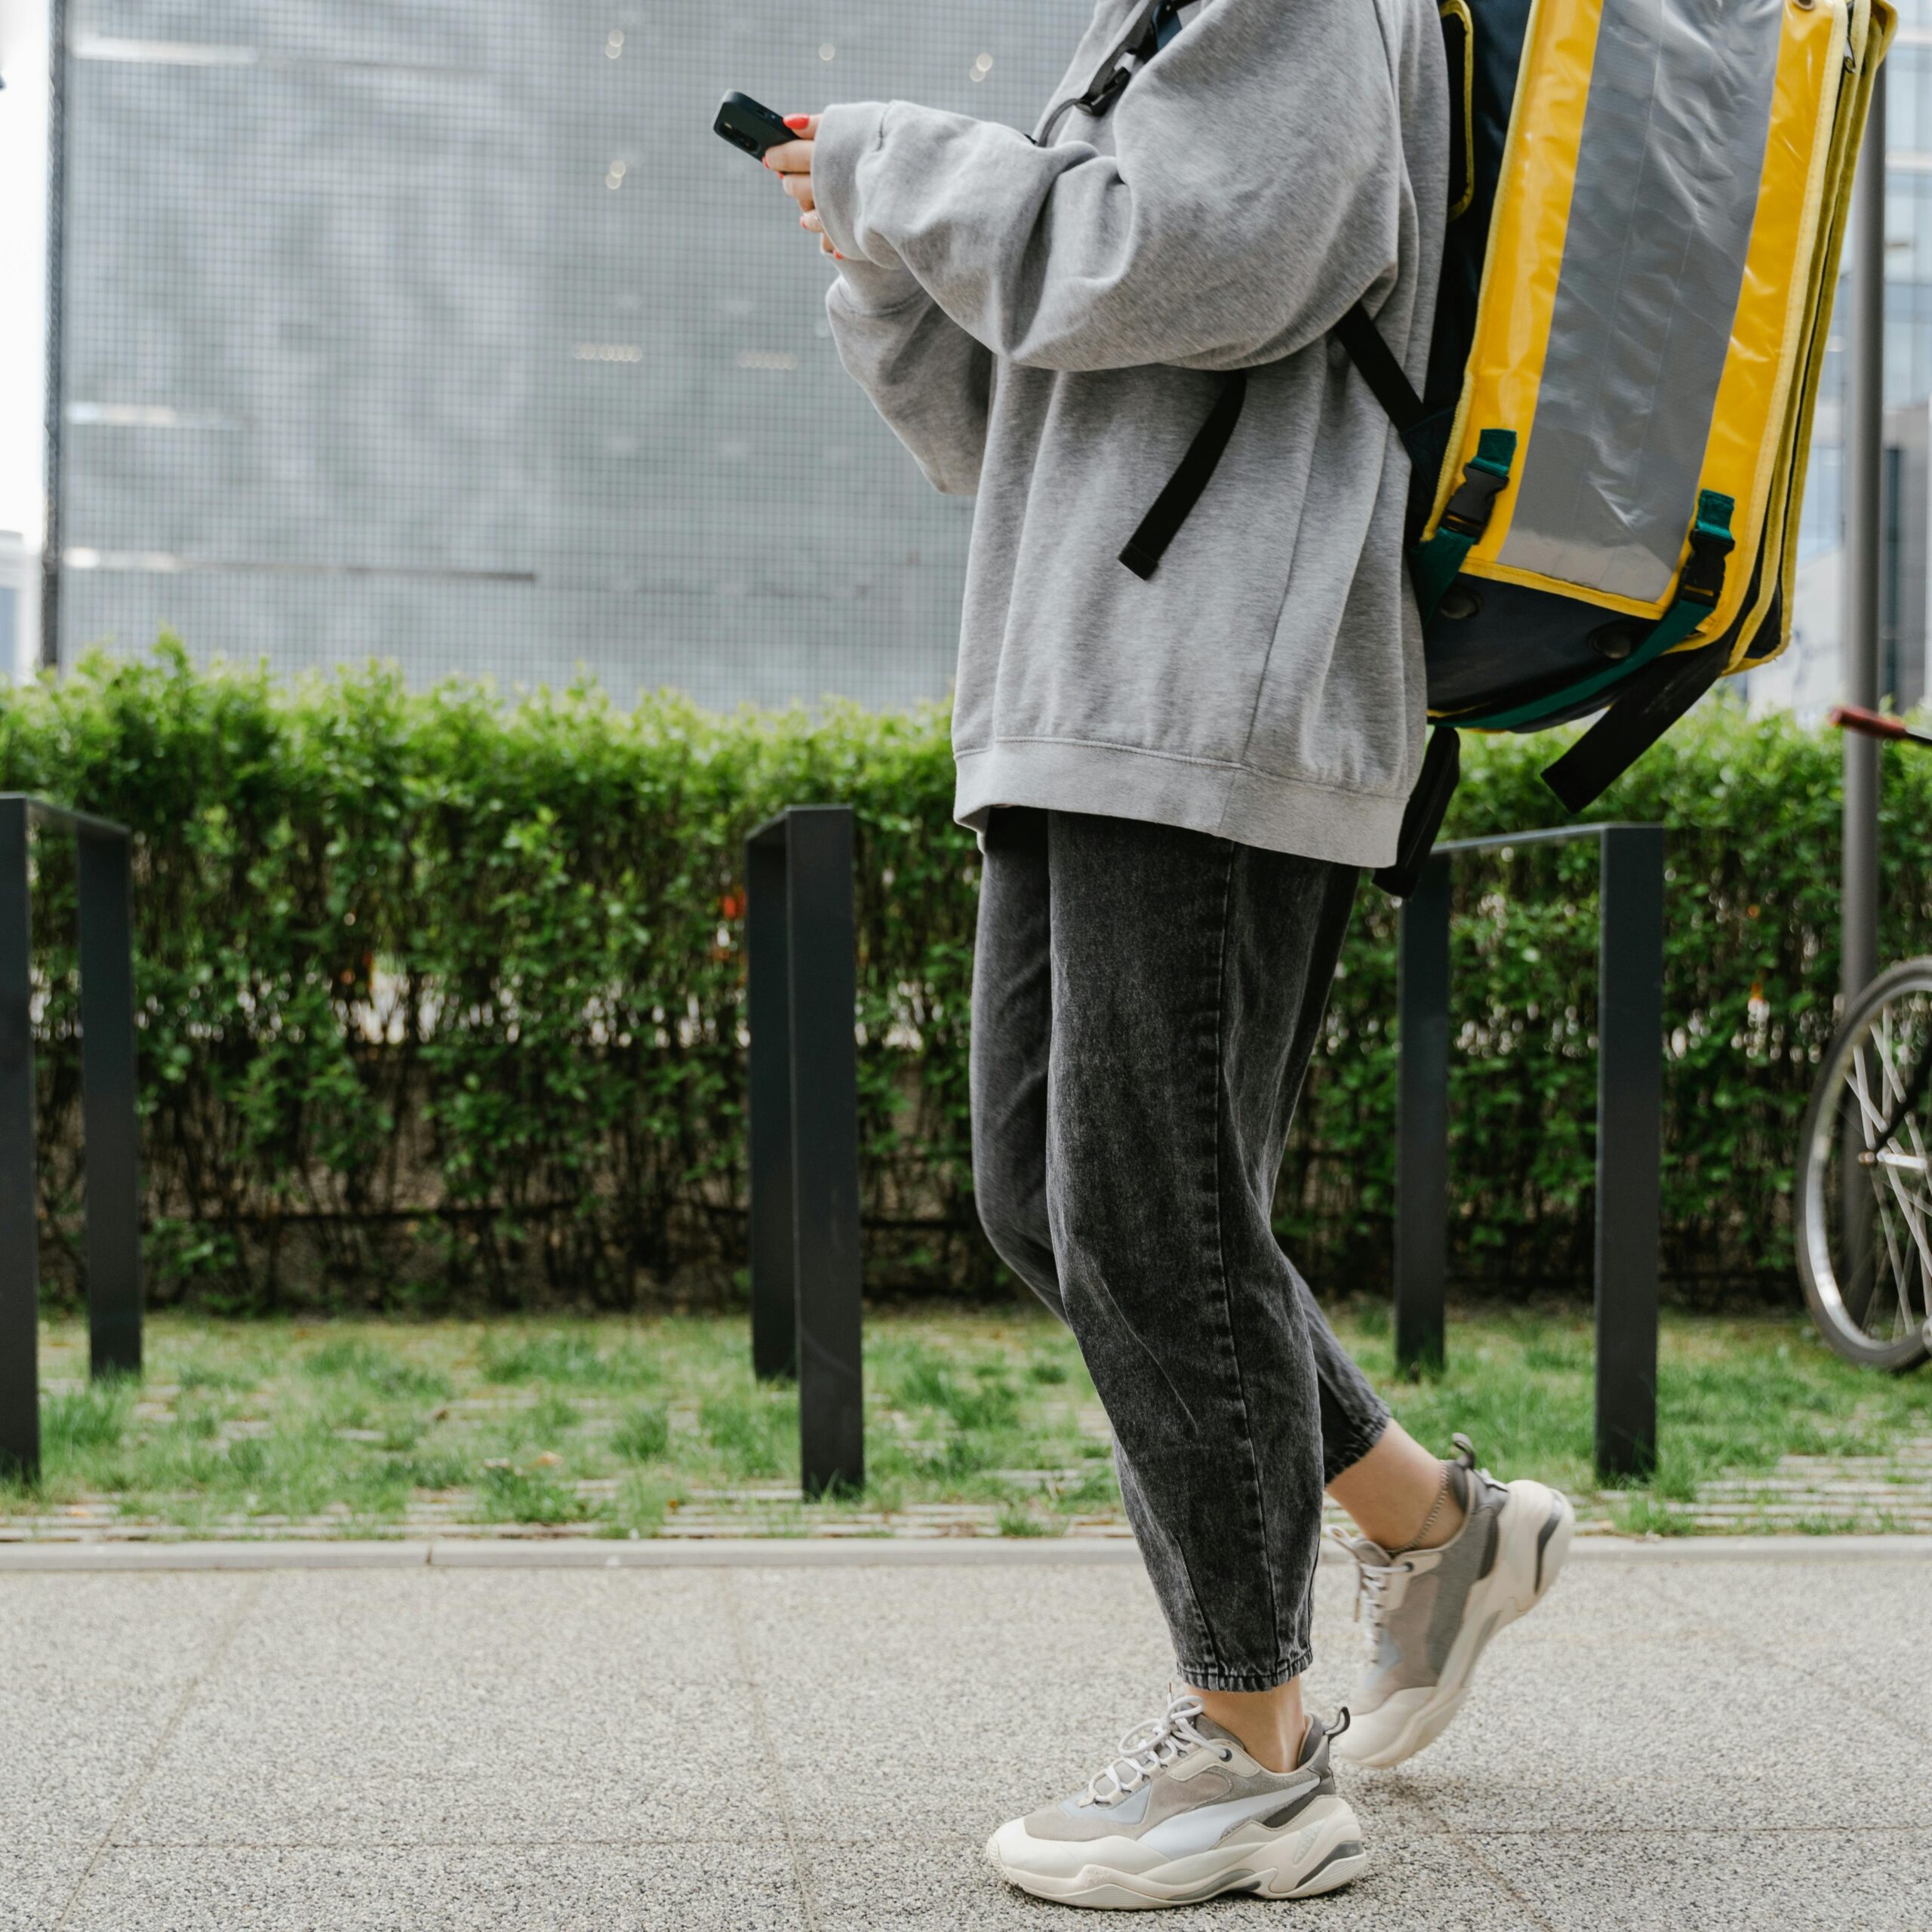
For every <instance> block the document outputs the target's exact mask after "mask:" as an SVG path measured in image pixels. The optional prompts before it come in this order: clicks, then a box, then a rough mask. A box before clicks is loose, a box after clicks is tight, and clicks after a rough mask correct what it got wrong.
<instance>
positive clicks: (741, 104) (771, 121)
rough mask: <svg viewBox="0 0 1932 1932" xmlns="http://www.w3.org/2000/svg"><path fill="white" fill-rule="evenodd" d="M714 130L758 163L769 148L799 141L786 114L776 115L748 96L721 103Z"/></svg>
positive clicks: (737, 96) (730, 95)
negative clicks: (786, 123) (790, 126)
mask: <svg viewBox="0 0 1932 1932" xmlns="http://www.w3.org/2000/svg"><path fill="white" fill-rule="evenodd" d="M711 131H712V133H713V134H719V135H721V136H722V137H724V139H725V140H728V141H729V142H730V143H731V145H732V146H734V148H742V149H744V151H745V152H746V154H748V155H751V156H752V158H753V159H754V160H757V161H762V160H763V159H764V155H765V151H766V149H768V148H775V147H777V146H780V144H781V143H783V142H786V141H795V140H797V139H798V135H797V134H795V132H794V131H792V129H791V128H788V127H786V125H785V117H784V115H782V114H774V113H773V112H772V111H771V109H770V108H768V107H767V106H765V104H764V102H762V101H761V100H752V97H751V96H750V95H749V94H736V93H733V94H727V95H726V96H725V97H724V100H722V101H721V102H720V103H718V118H717V119H716V120H715V121H714V122H712V124H711Z"/></svg>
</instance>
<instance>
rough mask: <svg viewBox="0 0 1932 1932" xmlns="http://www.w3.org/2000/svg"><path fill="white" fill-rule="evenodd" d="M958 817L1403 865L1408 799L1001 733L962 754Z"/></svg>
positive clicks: (1338, 861)
mask: <svg viewBox="0 0 1932 1932" xmlns="http://www.w3.org/2000/svg"><path fill="white" fill-rule="evenodd" d="M954 758H955V764H956V765H957V768H958V783H957V785H956V787H955V792H954V795H953V817H955V819H957V820H958V822H959V823H961V825H964V826H970V827H971V829H973V830H974V831H975V832H983V831H984V830H985V829H986V817H987V815H988V814H989V813H990V812H992V811H994V810H995V808H998V807H999V806H1001V805H1031V806H1034V807H1037V808H1041V809H1044V810H1047V811H1070V812H1091V813H1093V814H1095V815H1097V817H1103V818H1130V819H1138V820H1143V821H1144V822H1146V823H1152V824H1156V825H1174V826H1180V827H1182V828H1183V829H1185V830H1187V831H1190V832H1207V833H1209V834H1211V835H1213V836H1214V837H1217V838H1230V839H1232V840H1233V841H1235V844H1239V845H1258V846H1260V847H1262V848H1264V849H1265V850H1266V851H1274V852H1288V853H1292V854H1294V855H1295V856H1296V857H1298V858H1304V859H1318V860H1326V861H1327V863H1330V864H1332V865H1339V866H1360V867H1362V868H1364V869H1372V868H1374V867H1377V866H1386V865H1389V864H1391V863H1393V861H1394V860H1395V851H1396V847H1397V844H1398V841H1399V839H1400V837H1401V829H1402V815H1403V814H1404V811H1406V810H1407V805H1408V801H1407V798H1378V797H1377V796H1375V795H1374V794H1372V793H1368V792H1348V791H1342V790H1338V789H1334V788H1332V787H1330V786H1323V785H1315V784H1310V783H1308V782H1307V781H1306V780H1300V779H1294V778H1284V777H1277V776H1275V775H1273V774H1269V773H1265V772H1260V771H1254V769H1253V768H1251V767H1248V766H1246V765H1234V764H1221V763H1219V762H1217V761H1214V760H1211V759H1205V758H1189V757H1187V756H1186V755H1180V754H1174V753H1168V752H1155V751H1147V750H1143V749H1140V748H1138V747H1136V746H1131V745H1103V744H1092V743H1082V742H1081V741H1080V740H1074V739H1066V738H1025V739H1011V738H1009V739H996V740H995V741H994V742H993V743H992V744H990V745H983V746H977V747H974V749H970V750H959V751H956V752H955V754H954Z"/></svg>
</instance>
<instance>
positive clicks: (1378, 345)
mask: <svg viewBox="0 0 1932 1932" xmlns="http://www.w3.org/2000/svg"><path fill="white" fill-rule="evenodd" d="M1149 17H1150V18H1151V15H1150V16H1149ZM1331 334H1333V335H1334V337H1335V340H1337V342H1339V343H1340V344H1341V345H1342V346H1343V349H1346V351H1347V352H1348V357H1349V361H1351V362H1352V363H1353V364H1354V365H1355V368H1356V370H1357V371H1358V373H1359V374H1360V375H1361V379H1362V380H1363V381H1364V382H1365V383H1367V385H1368V386H1369V389H1370V391H1371V393H1372V394H1373V395H1374V398H1375V399H1376V401H1377V402H1379V403H1380V404H1381V405H1382V407H1383V410H1384V411H1386V414H1387V415H1388V417H1389V421H1390V422H1391V423H1393V424H1394V425H1395V429H1396V432H1397V433H1398V435H1404V436H1406V435H1407V434H1408V433H1409V432H1410V431H1411V429H1414V428H1415V426H1416V425H1417V423H1420V422H1421V421H1422V420H1423V416H1424V414H1425V413H1426V412H1425V411H1424V410H1423V404H1422V398H1421V397H1420V396H1419V395H1417V394H1416V392H1415V391H1414V389H1413V388H1412V387H1411V386H1410V383H1409V379H1408V377H1407V376H1405V375H1404V374H1403V373H1402V365H1401V363H1399V362H1398V361H1396V360H1395V357H1394V356H1393V355H1392V354H1391V353H1390V352H1389V345H1388V344H1387V343H1386V342H1384V341H1383V340H1382V331H1380V329H1379V328H1377V327H1376V326H1375V324H1374V321H1371V319H1370V317H1369V313H1368V311H1367V309H1364V307H1363V306H1361V303H1359V302H1358V303H1355V306H1354V307H1352V309H1349V312H1348V313H1347V314H1346V315H1344V316H1343V318H1342V319H1341V320H1340V321H1339V322H1337V324H1336V325H1335V326H1334V329H1333V330H1332V331H1331ZM1246 398H1247V376H1246V374H1245V373H1244V372H1243V371H1241V370H1238V369H1237V370H1236V371H1235V372H1234V374H1232V375H1231V376H1229V378H1228V380H1227V382H1226V385H1225V386H1223V389H1222V391H1221V394H1220V399H1219V400H1218V401H1217V402H1216V403H1215V405H1214V408H1213V410H1212V411H1211V412H1210V413H1209V415H1208V417H1207V421H1206V422H1204V423H1202V424H1201V427H1200V429H1198V431H1196V432H1195V438H1194V441H1192V443H1190V444H1189V445H1188V450H1187V454H1186V456H1184V457H1182V458H1181V460H1180V468H1179V469H1177V470H1176V471H1175V472H1174V475H1173V476H1172V477H1171V478H1170V479H1169V481H1168V487H1167V488H1165V489H1164V490H1163V491H1161V494H1160V498H1159V500H1158V501H1157V502H1156V503H1155V505H1154V507H1153V508H1152V509H1151V510H1149V512H1147V514H1146V516H1145V517H1143V518H1142V519H1141V523H1140V528H1139V529H1138V530H1137V531H1135V532H1134V534H1133V536H1132V537H1130V538H1129V539H1128V544H1127V548H1126V549H1124V550H1123V551H1121V553H1120V560H1121V562H1122V563H1124V565H1126V566H1127V567H1128V569H1129V570H1131V571H1133V573H1134V575H1135V576H1136V577H1143V578H1146V577H1152V575H1153V574H1154V573H1155V571H1156V570H1157V569H1158V568H1159V567H1160V562H1161V558H1162V557H1163V556H1164V555H1165V554H1166V552H1167V548H1168V545H1169V544H1170V543H1172V542H1173V541H1174V538H1175V537H1176V536H1177V534H1179V532H1180V527H1181V525H1183V524H1184V523H1185V522H1186V521H1187V519H1188V515H1189V512H1191V511H1192V509H1193V508H1194V506H1195V504H1196V503H1198V502H1199V501H1200V500H1201V491H1204V489H1206V488H1207V485H1208V481H1209V479H1210V478H1212V476H1213V475H1214V469H1215V466H1216V465H1217V463H1220V460H1221V456H1222V453H1223V451H1225V450H1226V448H1227V447H1228V439H1229V437H1231V436H1232V435H1233V434H1234V432H1235V424H1236V423H1238V422H1239V421H1240V420H1241V404H1242V403H1243V401H1245V400H1246ZM1497 488H1501V485H1500V484H1499V485H1497Z"/></svg>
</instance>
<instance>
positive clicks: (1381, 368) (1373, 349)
mask: <svg viewBox="0 0 1932 1932" xmlns="http://www.w3.org/2000/svg"><path fill="white" fill-rule="evenodd" d="M1329 334H1331V335H1332V336H1333V337H1334V338H1335V340H1337V342H1339V343H1340V344H1341V345H1342V346H1343V348H1344V349H1346V350H1347V351H1348V353H1349V361H1351V362H1352V363H1353V364H1354V365H1355V373H1356V374H1358V376H1360V377H1361V379H1362V380H1363V381H1364V382H1365V383H1367V385H1368V386H1369V391H1370V393H1371V395H1374V398H1375V399H1376V401H1377V402H1379V403H1380V404H1381V405H1382V408H1383V412H1384V413H1385V414H1386V415H1387V417H1388V418H1389V421H1390V422H1391V423H1394V424H1395V433H1396V434H1397V435H1401V436H1406V435H1407V434H1408V433H1409V432H1410V431H1411V429H1414V427H1415V426H1416V425H1417V423H1420V421H1421V420H1422V419H1423V417H1424V416H1425V415H1426V414H1428V412H1427V411H1426V410H1425V409H1424V408H1423V405H1422V398H1421V397H1420V396H1419V395H1417V394H1416V392H1415V390H1414V388H1413V387H1412V386H1411V383H1410V382H1409V379H1408V377H1407V375H1405V374H1404V373H1403V370H1402V365H1401V363H1399V362H1398V361H1396V360H1395V356H1394V355H1392V353H1391V352H1390V350H1389V345H1388V344H1387V343H1386V342H1384V341H1383V340H1382V331H1380V329H1379V328H1377V327H1376V326H1375V324H1374V322H1373V321H1371V319H1370V318H1369V313H1368V311H1367V309H1364V307H1363V306H1361V303H1359V302H1358V303H1356V304H1355V306H1354V307H1353V308H1352V309H1350V310H1349V312H1348V313H1347V314H1346V315H1344V316H1343V318H1342V319H1341V320H1340V321H1339V322H1337V324H1336V325H1335V326H1334V328H1332V329H1331V330H1330V331H1329Z"/></svg>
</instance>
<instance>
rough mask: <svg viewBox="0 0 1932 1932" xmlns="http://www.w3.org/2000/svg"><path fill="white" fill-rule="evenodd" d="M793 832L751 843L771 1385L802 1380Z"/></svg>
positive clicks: (755, 1291)
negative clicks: (795, 1255) (795, 1171)
mask: <svg viewBox="0 0 1932 1932" xmlns="http://www.w3.org/2000/svg"><path fill="white" fill-rule="evenodd" d="M785 860H786V830H785V821H784V820H783V819H782V818H781V819H776V820H773V821H772V823H771V824H770V825H768V826H761V828H760V829H758V831H756V832H753V833H752V835H751V837H750V838H748V839H746V841H745V952H746V975H745V977H746V989H745V1004H746V1008H747V1009H748V1014H747V1017H748V1018H749V1021H750V1024H751V1036H752V1043H751V1054H750V1061H751V1064H750V1067H749V1086H750V1089H751V1091H750V1115H751V1118H750V1119H749V1122H748V1123H747V1131H746V1153H747V1155H748V1157H749V1165H750V1185H751V1241H750V1246H751V1268H752V1372H753V1373H754V1374H755V1375H756V1376H757V1377H758V1380H760V1381H761V1382H775V1381H780V1380H790V1379H791V1377H793V1376H795V1375H796V1374H798V1281H797V1278H796V1275H795V1271H794V1269H793V1266H792V1240H793V1229H792V995H791V972H790V968H789V964H788V962H787V958H786V934H785V924H786V908H785V873H786V863H785Z"/></svg>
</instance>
